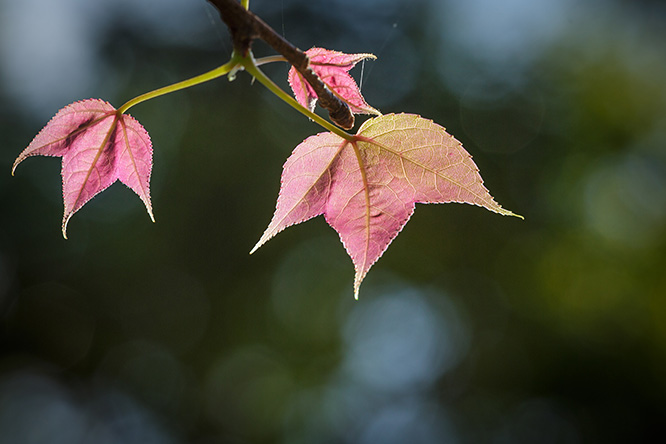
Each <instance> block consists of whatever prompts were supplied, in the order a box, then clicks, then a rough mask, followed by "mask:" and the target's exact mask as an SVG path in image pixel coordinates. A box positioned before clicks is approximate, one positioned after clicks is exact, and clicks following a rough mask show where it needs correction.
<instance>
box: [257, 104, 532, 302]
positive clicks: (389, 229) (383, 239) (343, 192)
mask: <svg viewBox="0 0 666 444" xmlns="http://www.w3.org/2000/svg"><path fill="white" fill-rule="evenodd" d="M446 202H458V203H469V204H474V205H478V206H481V207H484V208H486V209H488V210H490V211H494V212H496V213H499V214H502V215H509V216H517V215H516V214H514V213H512V212H511V211H508V210H505V209H504V208H502V207H501V206H500V205H499V204H498V203H497V202H495V200H494V199H493V198H492V196H491V195H490V193H489V192H488V190H487V189H486V187H485V186H484V185H483V179H482V178H481V175H480V174H479V170H478V168H477V167H476V165H475V164H474V162H473V161H472V157H471V156H470V155H469V153H467V151H465V149H464V148H463V147H462V145H461V144H460V142H459V141H457V140H456V139H455V138H454V137H453V136H451V135H450V134H448V133H447V132H446V131H445V129H444V128H443V127H441V126H439V125H437V124H435V123H433V122H432V121H431V120H427V119H424V118H422V117H420V116H417V115H412V114H397V115H396V114H388V115H384V116H381V117H376V118H372V119H369V120H367V121H366V122H365V123H364V124H363V125H362V126H361V128H360V129H359V131H358V133H357V135H356V136H355V137H354V139H353V140H352V141H347V140H345V139H343V138H341V137H339V136H337V135H335V134H333V133H320V134H317V135H315V136H312V137H309V138H308V139H306V140H305V141H303V142H302V143H301V144H300V145H298V146H297V147H296V148H295V149H294V151H293V153H292V154H291V156H290V157H289V159H287V162H286V163H285V165H284V168H283V172H282V181H281V187H280V194H279V197H278V200H277V206H276V210H275V213H274V215H273V219H272V220H271V222H270V224H269V225H268V228H267V229H266V231H265V232H264V234H263V235H262V237H261V239H260V240H259V242H258V243H257V244H256V246H255V247H254V248H253V249H252V252H254V251H256V250H257V249H258V248H259V247H260V246H261V245H263V244H264V243H265V242H266V241H268V240H269V239H270V238H272V237H273V236H275V235H276V234H277V233H279V232H280V231H282V230H284V229H285V228H287V227H289V226H291V225H294V224H298V223H301V222H304V221H306V220H308V219H310V218H313V217H315V216H318V215H321V214H323V215H324V217H325V219H326V222H327V223H328V224H329V225H330V226H331V227H333V229H335V231H336V232H337V233H338V234H339V236H340V240H341V241H342V243H343V245H344V247H345V249H346V250H347V253H348V254H349V256H350V257H351V259H352V262H353V263H354V268H355V270H356V276H355V278H354V296H355V297H356V298H358V291H359V287H360V285H361V282H362V281H363V278H364V277H365V276H366V274H367V273H368V270H370V267H372V265H373V264H374V263H375V262H376V261H377V260H378V259H379V258H380V257H381V255H382V254H383V253H384V251H386V249H387V248H388V246H389V244H390V243H391V242H392V241H393V239H395V237H396V236H397V235H398V234H399V233H400V231H401V230H402V229H403V227H404V226H405V224H406V223H407V221H408V220H409V218H410V217H411V216H412V214H413V212H414V208H415V204H416V203H446ZM518 217H521V216H518Z"/></svg>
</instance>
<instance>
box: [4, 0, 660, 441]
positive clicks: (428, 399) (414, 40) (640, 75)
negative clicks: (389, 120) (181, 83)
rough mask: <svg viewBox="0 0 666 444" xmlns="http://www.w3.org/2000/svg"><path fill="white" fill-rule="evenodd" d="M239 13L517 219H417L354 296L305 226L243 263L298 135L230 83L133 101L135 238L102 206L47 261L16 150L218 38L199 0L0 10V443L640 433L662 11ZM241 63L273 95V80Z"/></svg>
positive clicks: (404, 5)
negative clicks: (433, 130) (138, 192)
mask: <svg viewBox="0 0 666 444" xmlns="http://www.w3.org/2000/svg"><path fill="white" fill-rule="evenodd" d="M251 6H252V8H253V10H254V11H255V12H257V13H258V14H259V15H260V16H262V17H263V18H265V20H266V21H267V22H268V23H269V24H271V25H272V26H274V27H275V29H277V30H278V32H280V33H283V34H284V35H285V36H286V37H287V38H288V39H290V40H292V41H293V42H294V43H295V44H297V45H298V46H300V47H301V48H309V47H311V46H314V45H317V46H322V47H330V48H336V49H338V50H340V51H344V52H347V53H356V52H369V53H374V54H376V55H377V56H378V60H376V61H372V62H366V63H365V65H363V66H362V69H361V71H363V75H362V81H361V80H360V78H359V74H360V73H357V74H356V79H357V81H359V83H360V85H361V89H362V92H363V95H364V96H365V98H366V99H367V100H368V102H370V103H372V104H373V106H376V107H377V108H378V109H381V110H382V111H383V112H387V113H389V112H399V111H405V112H413V113H418V114H421V115H423V116H424V117H427V118H430V119H433V120H435V121H437V122H440V123H442V124H443V125H444V126H446V127H447V130H448V131H449V132H450V133H451V134H453V135H454V136H455V137H456V138H457V139H459V140H461V141H462V142H463V144H464V146H465V148H466V149H467V150H468V151H469V152H470V153H472V154H473V155H474V160H475V162H476V163H477V164H478V165H479V167H480V168H481V170H482V171H483V172H484V179H485V182H486V184H487V185H488V186H489V187H490V188H491V189H492V190H493V194H494V195H495V196H496V197H497V199H498V200H499V201H501V202H502V203H503V204H504V205H506V207H508V208H511V209H513V210H515V211H517V212H518V213H520V214H523V215H524V216H525V217H526V220H525V221H524V222H521V221H519V220H516V219H509V218H498V217H497V216H495V215H493V214H490V213H486V212H484V211H482V210H481V209H479V208H475V207H471V206H463V205H447V206H422V207H421V208H420V209H419V211H418V212H417V214H416V215H415V216H414V217H413V219H412V222H411V223H410V224H409V227H407V228H406V229H405V230H404V231H403V233H402V234H401V236H400V239H398V240H396V241H395V242H394V244H393V246H392V248H391V251H389V252H387V254H386V256H385V257H384V258H383V260H382V262H381V263H380V264H378V265H377V267H376V268H375V269H373V274H371V275H370V276H369V277H368V278H367V279H366V281H365V282H364V291H363V293H362V295H361V299H360V301H358V302H355V301H354V300H353V298H352V297H351V296H350V294H351V288H352V280H351V265H350V264H349V263H348V260H347V258H346V257H345V254H344V251H343V249H342V248H341V246H340V245H339V242H338V240H337V236H336V235H335V233H334V232H333V231H332V230H330V229H329V228H328V227H327V226H326V224H325V223H324V222H323V221H318V222H313V223H311V224H306V225H303V226H299V227H297V228H293V229H292V230H288V231H286V232H285V233H284V234H282V235H281V236H280V237H279V238H276V239H275V240H274V241H273V242H274V243H273V242H272V243H271V244H272V245H267V246H266V247H265V248H262V251H259V252H257V254H255V255H253V256H252V257H249V256H248V255H247V253H248V251H249V249H250V248H251V247H252V245H253V244H254V242H255V241H256V240H257V239H258V237H259V235H260V234H261V232H262V229H263V228H264V224H265V222H266V220H267V219H268V218H269V217H270V214H271V212H272V210H273V207H274V204H273V200H274V197H275V195H276V193H277V190H278V187H279V176H280V170H281V165H282V163H283V162H284V160H285V159H286V157H287V156H288V154H289V152H290V151H291V149H292V148H293V147H294V146H296V145H297V144H298V143H299V142H300V141H301V140H303V139H304V138H305V137H307V136H308V135H310V134H313V133H315V132H318V131H319V129H318V128H317V127H316V126H315V125H313V124H312V123H311V122H308V121H307V120H306V119H304V118H302V117H301V116H299V115H297V114H296V113H295V112H293V111H291V110H289V109H288V108H287V107H286V106H285V105H283V104H282V103H280V102H279V101H278V100H277V99H275V98H274V97H272V96H271V95H270V93H268V92H267V91H265V90H263V89H262V87H261V86H260V85H258V84H255V85H251V82H250V81H249V78H248V77H247V76H245V75H242V74H239V76H238V78H237V80H236V81H235V82H234V83H232V84H229V83H228V82H227V81H226V80H220V81H217V82H214V83H212V84H208V85H202V86H200V87H197V88H195V89H192V90H188V91H184V92H181V93H176V94H174V95H171V96H166V97H163V98H159V99H156V100H154V101H151V102H147V103H145V104H141V105H139V106H137V107H136V108H133V109H132V112H131V114H133V115H134V116H135V117H136V118H137V119H139V120H140V121H141V122H142V123H143V124H144V126H145V127H146V128H147V129H148V131H150V133H151V136H152V139H153V144H154V147H155V156H154V161H155V167H154V173H153V182H152V188H153V190H152V197H153V206H154V212H155V217H156V219H157V223H156V224H152V223H150V222H149V221H148V220H147V218H146V217H145V213H144V211H145V210H144V209H143V208H142V205H141V203H140V202H139V201H138V200H137V199H135V198H134V197H133V193H132V192H131V191H130V190H128V189H126V188H123V187H122V186H120V185H115V186H113V187H111V188H110V189H109V190H108V191H107V192H105V193H103V194H102V195H100V196H98V197H97V198H96V199H95V200H93V201H91V203H89V204H88V205H87V206H86V209H85V211H83V212H81V213H80V214H79V215H77V218H75V219H74V220H73V221H72V222H71V224H70V227H69V229H70V231H69V233H70V239H69V240H67V241H65V240H63V239H62V237H61V236H60V235H59V226H58V223H57V222H58V220H59V219H60V215H61V214H62V201H61V195H60V193H59V191H57V190H58V189H59V186H60V177H59V167H60V165H59V162H58V161H57V160H54V159H34V160H32V165H31V167H30V168H26V169H24V170H19V171H18V172H17V176H16V177H13V178H12V177H11V176H10V170H11V164H12V162H13V160H14V158H15V157H16V156H17V155H18V153H19V152H20V151H21V150H22V149H23V148H25V146H27V144H28V143H29V142H30V139H31V137H32V135H33V134H34V133H35V132H36V131H37V130H38V129H39V128H41V127H42V126H43V125H44V124H45V123H46V120H47V119H48V118H49V117H50V116H51V115H53V114H54V113H55V111H57V109H59V108H60V107H62V106H64V105H65V104H67V103H71V102H73V101H75V100H79V99H82V98H86V97H103V98H105V99H106V98H108V99H109V100H110V101H111V103H113V104H114V105H116V106H117V105H118V104H121V103H123V102H124V101H126V100H127V99H129V98H131V97H132V96H135V95H137V94H140V93H142V92H145V91H147V90H150V89H153V88H155V87H158V86H162V85H164V84H168V83H172V82H174V81H177V80H181V79H183V78H186V77H189V76H192V75H195V74H198V73H200V72H203V71H204V70H206V69H210V68H213V67H214V66H216V65H219V64H221V63H223V62H225V61H226V60H227V58H228V56H229V52H230V47H231V45H230V43H229V40H228V37H227V33H226V30H225V29H224V27H223V26H222V25H221V23H220V21H219V19H218V16H217V13H216V12H215V11H214V10H211V9H210V8H209V7H208V5H207V4H206V2H204V1H203V0H202V1H201V2H199V3H198V2H192V1H189V0H169V1H166V0H159V1H158V0H153V1H145V2H134V1H120V2H119V1H114V2H111V1H106V0H104V1H96V2H84V1H82V0H61V1H58V2H48V1H45V0H30V1H22V2H3V3H0V97H1V100H0V117H1V118H0V140H1V141H2V145H1V146H2V150H1V155H0V171H1V170H3V168H4V171H5V172H6V174H4V175H3V174H0V200H1V203H2V208H3V213H2V216H3V217H2V222H1V223H0V324H1V329H0V347H1V349H0V350H1V351H0V442H11V443H46V442H48V443H54V442H66V443H88V442H100V443H130V444H131V443H145V442H152V443H181V442H182V443H185V442H187V443H191V442H199V443H210V442H253V443H257V442H303V443H306V442H341V443H342V442H355V443H357V442H360V443H365V442H367V443H375V442H382V443H391V442H396V443H397V442H415V443H438V442H507V443H522V442H525V443H531V442H548V443H550V442H553V443H583V442H585V443H588V442H604V443H608V442H641V441H645V440H646V437H647V436H650V435H651V432H654V431H660V430H661V428H662V421H663V418H664V415H665V414H666V411H665V410H666V409H665V408H664V405H666V380H665V379H664V377H663V375H664V374H666V327H665V326H666V277H664V276H665V275H664V273H663V269H664V267H665V265H666V245H665V243H666V130H665V128H666V81H665V80H664V79H666V55H664V51H663V42H664V41H666V31H665V30H666V26H665V25H666V11H665V10H664V7H663V6H662V5H661V3H660V2H655V1H637V2H626V1H620V0H618V1H610V0H608V1H601V0H597V1H594V2H577V1H573V0H565V1H561V0H539V1H528V0H509V1H503V2H495V1H491V0H474V1H466V2H459V1H456V0H445V1H441V0H432V1H427V0H421V1H418V2H401V1H397V0H374V1H364V2H357V1H349V0H337V1H333V2H305V1H298V0H284V1H281V2H276V1H268V0H253V1H252V2H251ZM255 52H256V53H257V55H264V54H268V53H269V51H268V50H267V49H266V47H265V46H263V45H261V44H258V45H257V47H256V50H255ZM74 65H75V66H77V69H76V70H72V66H74ZM266 70H267V71H268V73H269V74H271V75H272V76H273V77H274V78H276V79H278V78H279V79H282V80H281V83H280V84H281V85H282V86H283V87H288V85H287V83H286V80H284V79H286V74H287V71H288V69H287V67H286V66H284V65H275V66H267V67H266ZM73 72H76V75H73V74H72V73H73ZM396 73H397V75H398V76H399V77H400V78H399V80H396V79H395V76H396ZM241 139H243V140H244V142H242V143H241V142H240V140H241ZM248 139H249V140H250V142H249V143H248V142H247V140H248ZM276 141H279V142H276ZM231 165H233V168H229V166H231Z"/></svg>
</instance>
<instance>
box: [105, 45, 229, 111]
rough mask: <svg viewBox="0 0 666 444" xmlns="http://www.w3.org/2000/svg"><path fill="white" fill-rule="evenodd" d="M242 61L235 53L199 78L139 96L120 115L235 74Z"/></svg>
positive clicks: (124, 105)
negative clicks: (166, 95) (187, 89)
mask: <svg viewBox="0 0 666 444" xmlns="http://www.w3.org/2000/svg"><path fill="white" fill-rule="evenodd" d="M241 60H242V59H241V57H239V56H237V55H236V54H235V53H234V54H232V56H231V60H229V61H228V62H227V63H225V64H224V65H222V66H218V67H217V68H215V69H213V70H211V71H208V72H205V73H203V74H199V75H198V76H195V77H192V78H191V79H187V80H183V81H182V82H178V83H174V84H173V85H168V86H164V87H162V88H158V89H156V90H153V91H150V92H147V93H145V94H141V95H140V96H137V97H135V98H133V99H131V100H129V101H127V102H125V104H123V105H122V106H121V107H120V108H118V113H119V114H124V113H126V112H127V110H128V109H130V108H131V107H133V106H134V105H137V104H139V103H141V102H145V101H146V100H150V99H154V98H155V97H159V96H163V95H165V94H169V93H172V92H174V91H179V90H181V89H185V88H190V87H192V86H195V85H199V84H200V83H204V82H208V81H210V80H213V79H216V78H218V77H221V76H223V75H225V74H228V73H230V72H233V70H234V69H237V68H238V67H239V65H240V62H241Z"/></svg>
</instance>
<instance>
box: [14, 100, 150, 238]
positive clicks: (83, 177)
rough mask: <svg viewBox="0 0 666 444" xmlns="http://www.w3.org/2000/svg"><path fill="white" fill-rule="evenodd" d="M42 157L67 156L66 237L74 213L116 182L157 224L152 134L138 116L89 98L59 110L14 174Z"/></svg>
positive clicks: (64, 189) (64, 170)
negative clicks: (30, 160) (152, 199)
mask: <svg viewBox="0 0 666 444" xmlns="http://www.w3.org/2000/svg"><path fill="white" fill-rule="evenodd" d="M37 155H41V156H55V157H62V194H63V200H64V204H65V214H64V216H63V219H62V234H63V236H64V237H65V238H67V223H68V222H69V219H70V218H71V217H72V215H73V214H74V213H76V212H77V211H78V210H79V209H80V208H81V207H82V206H83V205H85V204H86V202H88V201H89V200H90V199H92V198H93V197H94V196H95V195H97V194H98V193H100V192H102V191H104V190H105V189H107V188H108V187H109V186H110V185H111V184H113V183H114V182H115V181H116V180H120V181H121V182H122V183H124V184H125V185H127V186H128V187H130V188H131V189H132V190H134V192H135V193H136V194H137V195H138V196H139V197H140V198H141V200H142V201H143V203H144V205H145V206H146V209H147V210H148V215H149V216H150V218H151V219H152V220H153V222H154V221H155V219H154V217H153V210H152V206H151V203H150V173H151V170H152V166H153V160H152V158H153V149H152V143H151V142H150V136H148V133H147V132H146V130H145V129H144V128H143V126H142V125H141V124H140V123H139V122H137V121H136V120H135V119H134V118H133V117H131V116H129V115H125V114H119V113H118V112H117V111H116V109H115V108H114V107H113V106H111V105H110V104H109V103H107V102H105V101H103V100H99V99H88V100H83V101H80V102H75V103H72V104H70V105H67V106H66V107H64V108H63V109H61V110H60V111H58V113H57V114H56V115H55V116H54V117H53V118H52V119H51V120H50V121H49V123H48V124H47V125H46V126H45V127H44V128H43V129H42V130H41V131H40V132H39V134H37V136H35V138H34V139H33V140H32V142H31V143H30V145H29V146H28V147H27V148H26V149H25V150H24V151H23V152H22V153H21V154H20V155H19V156H18V158H17V159H16V161H15V162H14V168H13V169H12V174H13V173H14V171H15V170H16V167H17V166H18V164H19V163H21V162H23V160H24V159H25V158H27V157H30V156H37Z"/></svg>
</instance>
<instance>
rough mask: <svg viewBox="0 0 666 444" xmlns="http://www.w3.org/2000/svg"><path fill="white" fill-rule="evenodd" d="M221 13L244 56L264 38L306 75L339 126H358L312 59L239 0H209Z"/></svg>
mask: <svg viewBox="0 0 666 444" xmlns="http://www.w3.org/2000/svg"><path fill="white" fill-rule="evenodd" d="M208 1H209V2H210V3H211V4H212V5H213V6H214V7H215V8H216V9H217V10H218V11H219V12H220V16H221V17H222V21H224V23H225V24H226V25H227V27H229V32H230V33H231V39H232V41H233V44H234V49H235V50H236V51H238V52H239V53H240V54H242V55H247V53H248V51H250V48H251V46H252V41H253V40H254V39H256V38H260V39H262V40H263V41H265V42H266V43H268V45H270V46H271V47H272V48H273V49H274V50H276V51H277V52H278V53H280V54H281V55H282V56H284V58H285V59H287V61H288V62H289V63H291V65H292V66H293V67H294V68H295V69H296V70H297V71H298V72H299V73H300V74H301V75H302V76H303V78H304V79H305V80H306V81H307V82H308V83H309V84H310V86H312V89H314V91H315V93H316V94H317V98H318V99H319V104H320V105H321V106H322V108H324V109H326V110H328V114H329V116H330V118H331V120H332V121H333V123H335V124H336V125H338V126H340V127H342V128H344V129H350V128H352V127H353V126H354V115H353V114H352V112H351V111H350V109H349V106H347V104H346V103H345V102H343V101H342V100H340V99H339V98H338V97H337V96H335V94H333V93H332V92H331V90H329V89H328V87H327V86H326V85H325V84H324V82H322V80H321V79H320V78H319V76H318V75H317V74H315V72H314V71H313V70H312V68H310V59H309V58H308V56H307V55H306V54H305V53H304V52H303V51H301V50H300V49H298V48H297V47H295V46H294V45H292V44H291V43H290V42H289V41H287V40H285V39H284V38H283V37H282V36H281V35H279V34H278V33H276V32H275V31H274V30H273V28H271V27H270V26H268V25H267V24H266V23H265V22H264V21H263V20H262V19H260V18H259V17H257V16H256V15H254V14H253V13H252V12H251V11H248V10H246V9H245V8H243V7H242V6H241V4H240V3H238V1H236V0H208Z"/></svg>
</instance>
